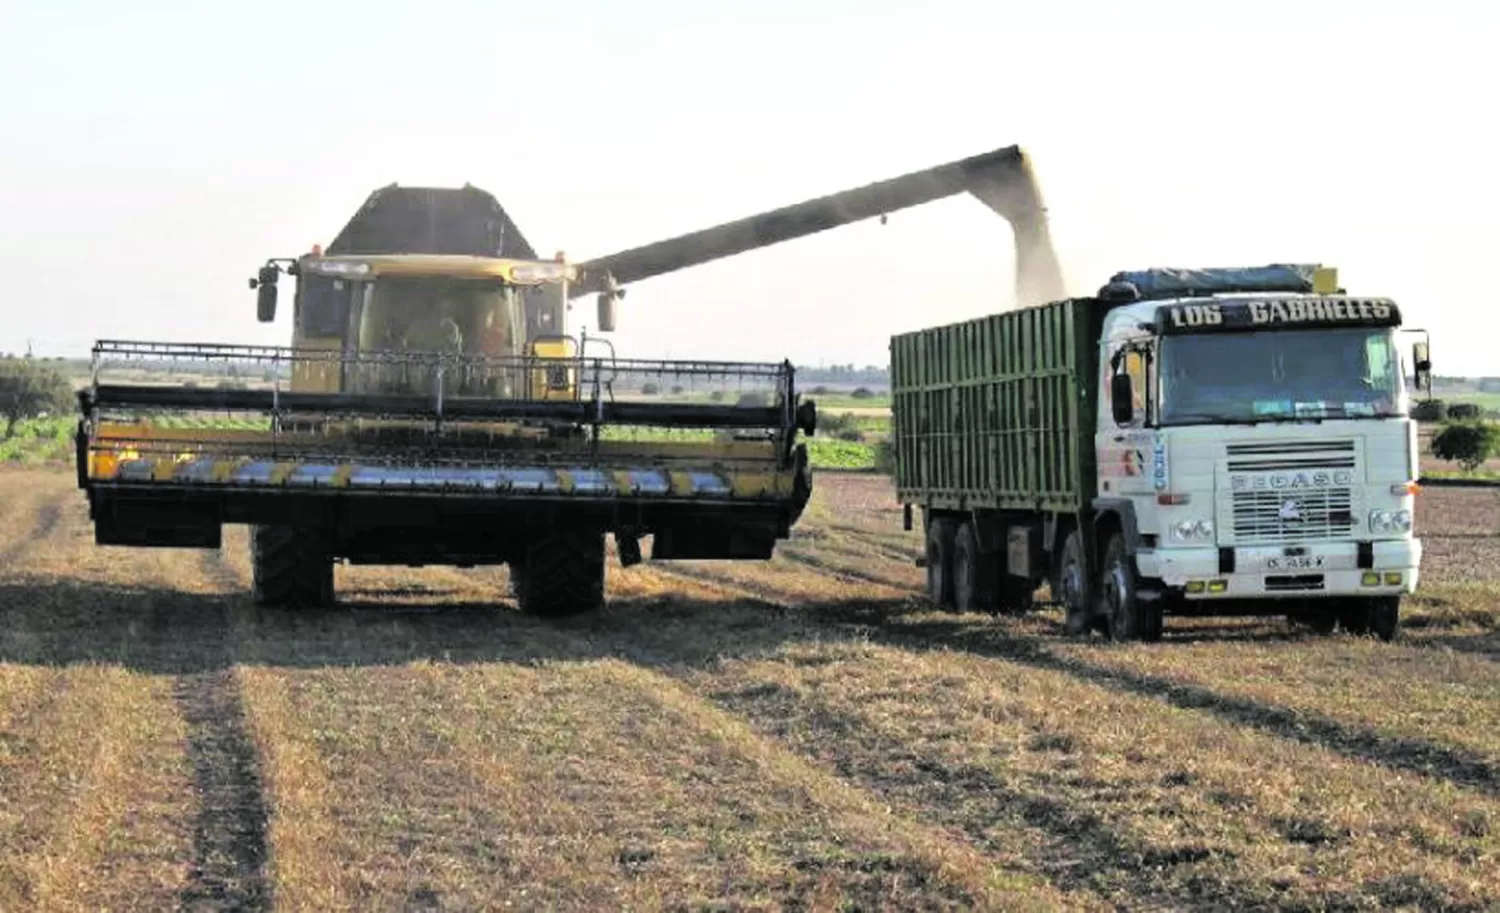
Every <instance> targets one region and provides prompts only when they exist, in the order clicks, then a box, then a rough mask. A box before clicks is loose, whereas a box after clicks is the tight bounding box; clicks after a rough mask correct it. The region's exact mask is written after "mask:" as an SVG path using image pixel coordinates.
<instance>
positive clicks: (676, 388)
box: [672, 384, 682, 396]
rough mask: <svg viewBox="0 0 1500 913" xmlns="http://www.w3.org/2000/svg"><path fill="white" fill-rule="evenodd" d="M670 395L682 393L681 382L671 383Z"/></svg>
mask: <svg viewBox="0 0 1500 913" xmlns="http://www.w3.org/2000/svg"><path fill="white" fill-rule="evenodd" d="M672 395H673V396H681V395H682V384H673V385H672Z"/></svg>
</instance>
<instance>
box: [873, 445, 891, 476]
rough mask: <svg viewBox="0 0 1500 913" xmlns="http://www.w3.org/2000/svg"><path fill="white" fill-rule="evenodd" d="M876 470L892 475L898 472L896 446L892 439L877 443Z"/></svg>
mask: <svg viewBox="0 0 1500 913" xmlns="http://www.w3.org/2000/svg"><path fill="white" fill-rule="evenodd" d="M875 471H876V472H883V473H885V474H886V475H892V476H893V475H895V474H896V448H895V446H893V445H892V444H891V442H890V441H877V442H876V443H875Z"/></svg>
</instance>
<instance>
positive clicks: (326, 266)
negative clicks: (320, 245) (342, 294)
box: [313, 260, 370, 276]
mask: <svg viewBox="0 0 1500 913" xmlns="http://www.w3.org/2000/svg"><path fill="white" fill-rule="evenodd" d="M313 268H314V269H316V270H317V271H318V272H320V273H326V274H327V275H330V276H363V275H364V274H366V273H368V272H369V271H370V264H368V263H365V262H363V261H360V260H318V261H317V262H315V263H314V264H313Z"/></svg>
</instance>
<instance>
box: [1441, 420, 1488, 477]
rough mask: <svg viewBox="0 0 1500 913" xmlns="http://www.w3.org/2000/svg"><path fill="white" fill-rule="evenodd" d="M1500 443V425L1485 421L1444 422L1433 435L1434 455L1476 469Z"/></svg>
mask: <svg viewBox="0 0 1500 913" xmlns="http://www.w3.org/2000/svg"><path fill="white" fill-rule="evenodd" d="M1497 447H1500V428H1497V427H1496V426H1494V425H1491V424H1488V423H1485V422H1455V423H1453V424H1451V425H1444V426H1443V430H1442V431H1439V432H1438V433H1437V434H1435V435H1433V437H1432V455H1433V456H1435V457H1437V458H1438V459H1440V460H1447V461H1448V462H1450V463H1457V464H1458V465H1459V466H1462V467H1463V468H1464V469H1465V470H1466V471H1468V472H1473V471H1474V470H1476V469H1478V468H1479V467H1480V466H1481V465H1482V464H1483V463H1484V461H1485V460H1488V459H1489V458H1490V457H1492V456H1494V455H1495V451H1496V448H1497Z"/></svg>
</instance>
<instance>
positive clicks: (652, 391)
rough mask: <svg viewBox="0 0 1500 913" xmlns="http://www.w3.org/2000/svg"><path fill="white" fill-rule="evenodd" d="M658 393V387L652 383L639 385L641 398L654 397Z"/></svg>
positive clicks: (659, 389) (659, 390)
mask: <svg viewBox="0 0 1500 913" xmlns="http://www.w3.org/2000/svg"><path fill="white" fill-rule="evenodd" d="M660 392H661V387H659V386H657V385H656V384H653V383H651V382H649V381H648V382H646V383H644V384H641V394H642V395H643V396H655V395H656V394H658V393H660Z"/></svg>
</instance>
